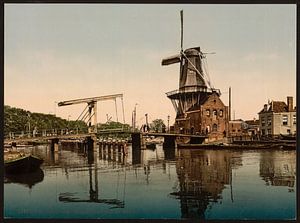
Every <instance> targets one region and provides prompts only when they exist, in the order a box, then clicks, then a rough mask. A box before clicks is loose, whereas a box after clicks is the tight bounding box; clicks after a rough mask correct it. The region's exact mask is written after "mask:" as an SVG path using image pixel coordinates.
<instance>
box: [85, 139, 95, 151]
mask: <svg viewBox="0 0 300 223" xmlns="http://www.w3.org/2000/svg"><path fill="white" fill-rule="evenodd" d="M85 140H86V145H87V150H88V151H94V139H92V137H91V136H88V137H86V139H85Z"/></svg>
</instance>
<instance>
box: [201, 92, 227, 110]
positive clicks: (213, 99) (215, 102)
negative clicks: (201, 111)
mask: <svg viewBox="0 0 300 223" xmlns="http://www.w3.org/2000/svg"><path fill="white" fill-rule="evenodd" d="M202 106H203V107H208V106H209V107H225V105H224V103H223V102H222V100H221V99H220V97H219V96H218V95H217V94H216V93H212V94H211V95H209V96H208V97H207V98H206V100H205V101H204V103H203V104H202Z"/></svg>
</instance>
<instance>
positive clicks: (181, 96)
mask: <svg viewBox="0 0 300 223" xmlns="http://www.w3.org/2000/svg"><path fill="white" fill-rule="evenodd" d="M204 59H205V55H204V54H203V53H202V52H201V50H200V47H194V48H189V49H186V50H185V51H184V52H183V53H182V54H181V55H175V56H173V57H168V58H166V59H163V60H162V65H169V64H173V63H178V62H179V63H180V78H179V89H178V90H174V91H171V92H168V93H167V97H168V98H169V99H171V101H172V104H173V106H174V108H175V111H176V113H177V114H176V119H175V124H174V131H175V132H177V133H185V134H206V135H207V136H208V137H209V139H221V138H223V137H224V136H225V135H226V134H227V132H228V130H227V127H228V107H227V106H225V105H224V103H223V102H222V101H221V99H220V95H221V92H220V90H218V89H215V88H212V87H211V85H210V82H209V81H208V77H207V76H206V74H205V73H204V70H205V69H203V62H202V61H203V60H204ZM172 129H173V128H172Z"/></svg>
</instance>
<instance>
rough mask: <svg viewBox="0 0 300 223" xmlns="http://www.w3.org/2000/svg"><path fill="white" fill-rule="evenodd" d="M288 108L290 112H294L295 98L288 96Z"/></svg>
mask: <svg viewBox="0 0 300 223" xmlns="http://www.w3.org/2000/svg"><path fill="white" fill-rule="evenodd" d="M287 106H288V111H289V112H290V111H292V110H293V97H291V96H287Z"/></svg>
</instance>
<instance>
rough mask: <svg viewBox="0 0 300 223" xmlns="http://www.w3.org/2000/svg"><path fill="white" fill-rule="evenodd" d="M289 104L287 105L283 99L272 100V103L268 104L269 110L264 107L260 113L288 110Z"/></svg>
mask: <svg viewBox="0 0 300 223" xmlns="http://www.w3.org/2000/svg"><path fill="white" fill-rule="evenodd" d="M288 111H289V110H288V106H287V105H286V103H285V102H283V101H272V102H271V103H269V105H268V110H267V111H264V109H262V110H261V111H260V112H259V114H260V113H267V112H274V113H280V112H288ZM293 111H295V109H293Z"/></svg>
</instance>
